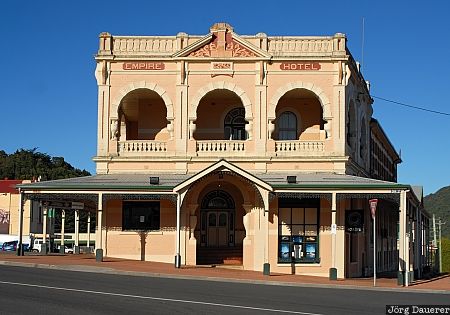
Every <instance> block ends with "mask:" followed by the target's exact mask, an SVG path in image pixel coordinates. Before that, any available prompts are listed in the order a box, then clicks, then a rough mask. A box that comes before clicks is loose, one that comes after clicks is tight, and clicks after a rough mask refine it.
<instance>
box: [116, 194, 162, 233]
mask: <svg viewBox="0 0 450 315" xmlns="http://www.w3.org/2000/svg"><path fill="white" fill-rule="evenodd" d="M130 211H131V213H129V212H130ZM142 217H143V219H144V222H141V220H142ZM141 223H143V224H141ZM160 229H161V204H160V201H128V200H127V201H123V202H122V231H159V230H160Z"/></svg>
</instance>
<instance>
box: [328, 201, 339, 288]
mask: <svg viewBox="0 0 450 315" xmlns="http://www.w3.org/2000/svg"><path fill="white" fill-rule="evenodd" d="M336 211H337V207H336V192H333V193H332V194H331V268H330V280H337V268H336V232H337V231H336V230H337V226H336Z"/></svg>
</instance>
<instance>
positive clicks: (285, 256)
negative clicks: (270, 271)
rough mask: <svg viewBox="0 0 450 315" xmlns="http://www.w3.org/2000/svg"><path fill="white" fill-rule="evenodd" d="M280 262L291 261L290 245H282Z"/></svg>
mask: <svg viewBox="0 0 450 315" xmlns="http://www.w3.org/2000/svg"><path fill="white" fill-rule="evenodd" d="M279 258H280V260H284V261H289V260H290V259H291V251H290V244H289V243H280V252H279Z"/></svg>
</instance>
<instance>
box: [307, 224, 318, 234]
mask: <svg viewBox="0 0 450 315" xmlns="http://www.w3.org/2000/svg"><path fill="white" fill-rule="evenodd" d="M305 235H307V236H316V235H317V225H305Z"/></svg>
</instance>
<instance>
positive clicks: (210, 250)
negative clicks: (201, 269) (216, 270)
mask: <svg viewBox="0 0 450 315" xmlns="http://www.w3.org/2000/svg"><path fill="white" fill-rule="evenodd" d="M222 264H223V265H242V246H235V247H197V265H222Z"/></svg>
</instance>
